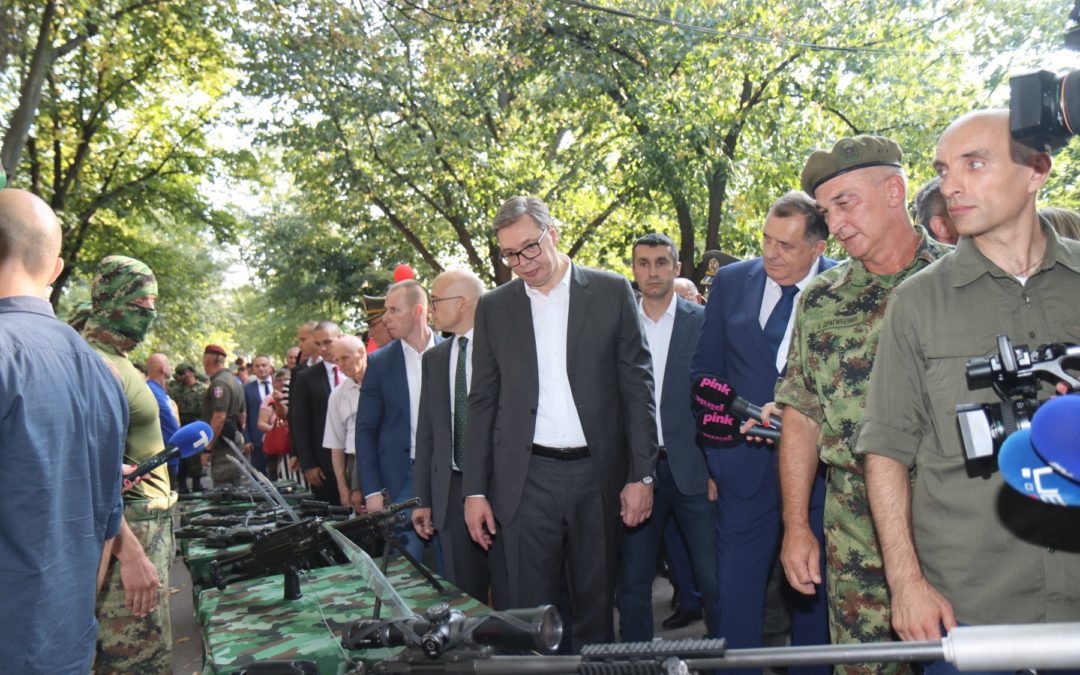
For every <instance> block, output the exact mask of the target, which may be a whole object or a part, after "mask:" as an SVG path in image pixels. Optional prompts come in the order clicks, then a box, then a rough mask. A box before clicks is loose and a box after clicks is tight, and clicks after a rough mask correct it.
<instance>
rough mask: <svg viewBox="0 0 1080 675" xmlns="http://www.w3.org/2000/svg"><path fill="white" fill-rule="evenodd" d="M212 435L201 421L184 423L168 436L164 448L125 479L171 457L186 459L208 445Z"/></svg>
mask: <svg viewBox="0 0 1080 675" xmlns="http://www.w3.org/2000/svg"><path fill="white" fill-rule="evenodd" d="M213 437H214V430H213V429H211V428H210V425H209V424H207V423H206V422H203V421H201V420H200V421H197V422H191V423H190V424H185V425H184V426H182V427H180V428H179V429H177V430H176V433H174V434H173V435H172V437H171V438H169V441H168V443H166V445H165V449H164V450H162V451H161V452H159V453H157V454H156V455H154V456H153V457H151V458H150V459H148V460H146V461H145V462H142V463H141V464H139V466H137V467H136V468H135V470H134V471H132V472H131V473H129V474H128V475H126V476H124V478H125V479H126V480H130V481H134V480H135V479H136V478H138V477H140V476H145V475H146V474H148V473H150V472H151V471H153V470H154V469H156V468H158V467H159V466H161V465H162V464H164V463H165V462H168V461H169V460H171V459H175V458H183V459H187V458H188V457H191V456H193V455H196V454H198V453H200V452H202V451H203V450H206V449H207V448H208V447H210V440H211V439H212V438H213Z"/></svg>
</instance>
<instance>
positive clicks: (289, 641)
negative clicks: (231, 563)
mask: <svg viewBox="0 0 1080 675" xmlns="http://www.w3.org/2000/svg"><path fill="white" fill-rule="evenodd" d="M386 576H387V578H388V579H389V581H390V583H391V584H393V586H394V589H395V590H396V591H397V592H398V594H399V595H400V596H401V597H402V599H403V600H405V602H406V603H408V604H409V605H411V607H412V609H413V610H414V611H416V612H423V611H424V610H425V609H427V608H428V607H429V606H430V605H432V604H434V603H435V602H436V601H443V602H447V603H449V604H450V606H451V607H453V608H454V609H458V610H461V611H462V612H464V613H465V614H467V615H472V616H476V615H480V614H483V613H484V612H486V611H488V609H487V608H486V607H485V606H484V605H482V604H481V603H480V602H478V601H477V600H475V599H474V598H472V597H470V596H468V595H466V594H465V593H462V592H461V591H459V590H458V589H457V588H455V587H453V586H451V585H450V584H449V583H448V582H446V581H443V580H442V579H440V580H439V581H440V583H441V584H442V585H443V588H444V591H443V593H441V594H439V593H436V592H435V591H434V590H432V588H431V586H430V585H429V584H428V583H427V581H426V580H425V579H424V578H423V577H422V576H421V575H420V574H419V573H418V572H416V571H415V570H414V569H412V568H411V567H410V566H409V564H408V563H407V562H406V561H405V560H404V559H401V558H398V559H397V560H395V561H394V562H392V563H391V564H390V567H389V570H388V571H387V573H386ZM300 589H301V591H302V592H303V594H304V595H303V597H301V598H300V599H299V600H292V601H285V600H283V599H282V590H283V581H282V576H281V575H280V574H277V575H274V576H270V577H264V578H261V579H252V580H248V581H240V582H236V583H233V584H230V585H229V587H228V588H226V589H225V590H224V591H219V590H217V589H216V588H209V589H206V590H204V591H202V592H201V593H200V594H199V603H198V610H197V617H196V618H197V620H198V622H199V626H200V627H201V629H202V633H203V642H204V651H205V654H206V663H205V664H204V666H203V673H204V675H210V674H215V675H216V674H223V673H232V672H234V671H235V670H237V669H239V668H242V667H244V666H247V665H250V664H251V663H254V662H256V661H263V660H271V659H273V660H293V659H305V660H312V661H315V662H317V663H318V665H319V672H320V673H322V674H323V675H327V674H328V673H329V674H333V673H339V672H344V671H345V669H346V668H349V667H351V665H352V664H355V663H359V662H363V663H364V664H365V665H371V664H374V663H377V662H379V661H382V660H384V659H387V658H389V657H391V656H393V655H394V654H397V653H398V652H399V651H400V650H399V649H392V650H388V649H378V650H355V651H346V650H345V649H344V648H343V647H342V646H341V634H342V631H343V630H344V629H345V628H346V627H347V626H348V625H349V624H350V623H351V622H352V621H354V620H356V619H366V618H370V617H371V611H372V608H373V606H374V603H375V596H374V595H373V594H372V592H371V590H370V589H369V588H368V587H366V586H365V585H364V582H363V581H362V580H361V577H360V573H359V571H358V570H357V569H356V568H355V567H352V566H349V565H344V566H339V567H325V568H322V569H317V570H312V571H309V572H306V573H304V574H302V575H301V577H300ZM388 616H389V612H388V611H387V609H386V608H385V607H384V608H383V612H382V617H383V618H388Z"/></svg>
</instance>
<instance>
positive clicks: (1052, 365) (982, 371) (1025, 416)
mask: <svg viewBox="0 0 1080 675" xmlns="http://www.w3.org/2000/svg"><path fill="white" fill-rule="evenodd" d="M997 344H998V347H997V352H996V353H991V354H990V355H988V356H980V357H978V358H974V359H971V360H969V361H968V362H967V365H966V366H965V375H966V377H967V383H968V388H969V389H979V388H982V387H993V388H994V392H995V393H996V394H997V395H998V398H999V399H1001V400H1000V401H999V402H997V403H984V404H979V403H963V404H960V405H958V406H956V421H957V423H958V424H959V425H960V436H961V438H962V440H963V443H964V456H965V457H966V458H967V459H968V460H969V461H979V460H987V459H991V458H993V457H994V456H995V455H996V454H997V451H998V449H1000V448H1001V444H1002V443H1003V442H1004V441H1005V439H1006V438H1007V437H1008V436H1009V435H1010V434H1012V433H1013V432H1014V431H1017V430H1018V429H1027V428H1028V427H1030V426H1031V418H1032V416H1033V415H1034V414H1035V411H1036V410H1038V408H1039V406H1040V405H1042V402H1041V401H1039V400H1038V398H1037V397H1038V395H1039V381H1040V377H1042V376H1049V377H1050V379H1052V380H1054V381H1059V382H1065V383H1066V384H1068V385H1069V387H1070V389H1072V390H1073V391H1076V390H1078V389H1080V380H1077V379H1076V378H1075V377H1073V376H1072V375H1070V374H1068V373H1067V372H1065V367H1064V363H1065V362H1066V361H1068V360H1071V359H1080V345H1066V344H1061V343H1055V344H1048V345H1041V346H1039V347H1038V348H1036V349H1034V350H1030V349H1028V347H1027V345H1018V346H1016V347H1014V346H1013V344H1012V342H1010V341H1009V338H1008V336H1006V335H999V336H997Z"/></svg>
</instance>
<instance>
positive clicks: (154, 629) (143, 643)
mask: <svg viewBox="0 0 1080 675" xmlns="http://www.w3.org/2000/svg"><path fill="white" fill-rule="evenodd" d="M91 294H92V299H91V303H92V308H91V311H90V313H89V316H88V317H87V319H86V325H85V327H84V329H83V335H84V337H85V338H86V340H87V341H88V342H89V343H90V344H91V345H92V346H93V347H94V348H95V349H96V350H97V351H98V352H99V353H100V354H101V355H102V357H103V358H104V359H105V360H106V362H108V363H109V364H110V365H111V366H113V368H114V373H115V374H116V375H117V377H118V378H119V379H120V383H121V384H122V385H123V388H124V394H125V396H126V398H127V401H128V409H129V411H130V422H129V425H128V432H127V437H126V438H125V448H124V461H125V462H127V463H130V464H138V463H139V462H142V461H145V460H146V459H149V458H150V457H151V456H153V455H155V454H157V453H158V452H161V451H162V450H164V449H165V442H164V440H163V439H162V437H161V426H160V424H159V422H158V405H157V400H156V399H155V398H154V394H153V392H151V391H150V388H149V386H147V384H146V380H145V378H143V376H142V374H141V373H140V372H139V371H138V370H136V369H135V366H133V365H132V364H131V361H129V360H128V358H127V356H126V355H127V353H128V352H130V351H131V350H132V349H134V348H135V347H136V346H137V345H138V344H139V343H140V342H142V341H143V339H144V338H145V337H146V334H147V332H148V331H149V330H150V325H151V324H152V323H153V321H154V318H155V317H156V316H157V312H156V310H155V309H154V300H155V298H156V296H157V281H156V280H155V278H154V274H153V272H151V271H150V268H149V267H147V266H146V265H144V264H143V263H141V262H139V261H138V260H135V259H133V258H126V257H123V256H109V257H107V258H105V259H104V260H102V261H101V264H100V265H99V266H98V270H97V274H96V275H95V277H94V280H93V283H92V288H91ZM175 504H176V495H175V494H174V493H173V492H171V490H170V488H169V474H168V467H167V466H165V465H164V464H163V465H161V466H159V467H158V468H157V469H154V470H153V471H152V472H150V473H149V474H147V475H146V476H145V477H144V478H143V480H142V481H141V482H140V483H139V484H138V485H136V486H134V487H133V488H131V489H129V490H127V491H126V492H125V493H124V521H125V525H123V526H121V533H120V535H119V536H118V537H117V540H116V541H115V546H116V547H117V548H116V549H115V550H114V549H113V548H112V547H111V546H110V547H107V548H106V551H105V555H106V556H107V559H106V560H105V563H106V567H105V579H104V583H103V586H102V588H101V591H100V593H99V595H98V600H97V617H98V622H99V623H100V625H101V629H100V633H99V635H98V648H97V660H96V662H95V666H94V669H95V672H97V673H134V674H140V673H147V674H151V673H154V674H156V673H163V672H168V671H169V670H170V669H171V667H172V628H171V625H170V622H169V602H168V593H167V592H166V591H165V590H164V589H167V588H168V580H169V569H170V568H171V567H172V563H173V555H174V544H173V536H172V511H173V508H174V507H175ZM125 528H126V529H128V530H129V532H130V534H133V535H134V537H133V538H134V539H135V540H137V541H132V539H131V538H130V535H129V534H127V533H125ZM128 546H133V547H134V549H132V550H135V549H138V548H139V547H141V553H144V554H145V556H146V558H147V559H148V560H149V562H150V563H152V564H153V568H154V570H155V571H156V573H157V576H158V579H157V581H158V586H157V587H156V591H151V592H156V593H157V599H156V601H155V602H154V603H153V605H152V606H151V607H150V608H149V613H147V614H145V615H144V616H137V615H136V614H135V613H133V611H132V610H131V609H129V608H128V607H126V606H125V600H126V599H130V597H131V594H132V592H133V591H138V589H137V588H134V587H126V586H125V583H124V581H123V579H122V577H121V565H122V564H123V565H131V566H133V569H135V570H138V569H139V567H140V566H142V565H145V563H146V560H142V559H141V556H139V555H138V553H140V551H136V559H135V560H130V561H128V562H124V563H121V562H120V557H119V556H120V555H121V553H119V552H118V551H125V552H127V551H129V549H128V548H127V547H128ZM114 552H115V556H116V557H114ZM129 555H130V553H129ZM125 560H128V556H125ZM135 576H136V577H137V576H138V574H137V573H136V574H135ZM131 583H134V582H131Z"/></svg>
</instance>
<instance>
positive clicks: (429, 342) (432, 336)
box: [401, 331, 435, 354]
mask: <svg viewBox="0 0 1080 675" xmlns="http://www.w3.org/2000/svg"><path fill="white" fill-rule="evenodd" d="M434 346H435V331H431V332H430V333H429V334H428V339H427V344H426V345H424V349H423V351H425V352H426V351H427V350H429V349H431V348H432V347H434ZM401 348H402V349H408V350H409V351H410V352H412V353H413V354H421V353H422V352H418V351H416V350H415V349H413V348H412V345H411V344H409V343H408V342H407V341H406V340H405V339H404V338H402V339H401Z"/></svg>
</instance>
